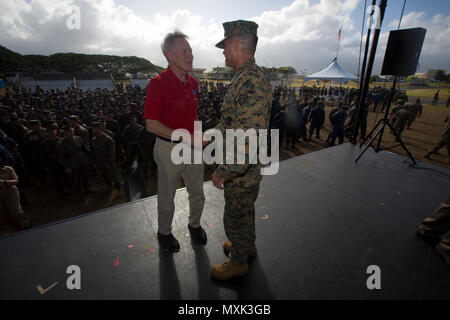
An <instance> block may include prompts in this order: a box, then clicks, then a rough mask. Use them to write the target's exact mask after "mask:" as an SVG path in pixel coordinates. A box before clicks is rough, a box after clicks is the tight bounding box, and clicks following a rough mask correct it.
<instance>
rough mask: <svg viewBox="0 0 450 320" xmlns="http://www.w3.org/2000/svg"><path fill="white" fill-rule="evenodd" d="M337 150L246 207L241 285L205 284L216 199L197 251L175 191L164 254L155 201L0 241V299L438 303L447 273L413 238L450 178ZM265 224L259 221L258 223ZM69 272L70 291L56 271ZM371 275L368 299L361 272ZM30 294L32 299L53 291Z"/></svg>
mask: <svg viewBox="0 0 450 320" xmlns="http://www.w3.org/2000/svg"><path fill="white" fill-rule="evenodd" d="M358 151H359V148H358V147H357V146H353V145H351V144H344V145H341V146H337V147H334V148H328V149H325V150H322V151H319V152H315V153H310V154H307V155H304V156H301V157H297V158H293V159H289V160H286V161H282V162H281V163H280V171H279V173H278V174H276V175H274V176H265V177H264V179H263V181H262V184H261V190H260V195H259V198H258V200H257V202H256V230H257V242H256V244H257V247H258V249H259V250H258V253H259V255H258V257H257V258H256V259H254V260H253V261H251V263H250V272H249V274H248V275H247V276H246V277H244V278H242V279H237V280H232V281H229V282H217V281H214V280H211V278H210V275H209V270H210V267H211V265H213V264H216V263H219V262H222V261H223V260H224V259H225V255H224V254H223V251H222V243H223V242H224V241H225V240H226V237H225V234H224V231H223V224H222V216H223V206H224V200H223V191H220V190H218V189H216V188H214V187H213V186H212V184H211V183H210V182H207V183H205V185H204V189H205V195H206V205H205V210H204V213H203V217H202V225H203V227H204V228H205V229H206V231H207V233H208V236H209V240H208V244H207V245H206V246H204V247H202V246H199V245H196V244H194V243H192V242H191V239H190V238H189V237H188V230H187V216H188V201H187V193H186V190H185V189H180V190H178V191H177V194H176V198H175V202H176V213H175V219H174V229H173V233H174V235H175V236H176V237H177V238H178V240H179V241H180V244H181V250H180V252H179V253H176V254H169V253H166V252H163V251H162V250H161V251H160V250H159V248H158V242H157V240H156V238H155V233H156V232H157V223H156V221H157V214H156V207H157V202H156V197H150V198H145V199H141V200H136V201H133V202H130V203H127V204H124V205H121V206H117V207H114V208H110V209H107V210H103V211H99V212H94V213H91V214H88V215H84V216H81V217H77V218H74V219H71V220H66V221H62V222H60V223H55V224H51V225H47V226H43V227H37V228H34V229H31V230H28V231H25V232H21V233H17V234H14V235H10V236H7V237H3V238H0V298H1V299H17V298H19V299H449V298H450V268H449V267H448V266H447V265H446V263H445V262H444V260H443V259H442V258H441V257H440V256H439V255H438V253H437V252H436V251H435V250H434V248H432V247H431V246H430V245H428V244H427V243H425V242H424V241H422V240H421V239H419V238H418V237H417V236H416V235H415V230H416V227H417V225H418V223H419V222H420V221H421V220H422V219H423V218H424V217H426V216H428V215H429V214H430V213H431V212H432V211H433V210H434V209H435V208H436V206H437V205H438V204H439V203H440V202H441V201H442V200H444V199H445V198H446V197H447V196H448V195H449V194H450V179H449V175H450V170H447V169H444V168H440V167H435V166H431V165H428V164H423V163H421V164H420V165H419V167H420V168H421V169H413V168H410V167H409V162H408V161H405V159H406V158H404V157H401V156H398V155H395V154H392V153H388V152H381V153H378V154H376V153H374V152H373V151H372V150H369V151H368V152H367V153H366V154H365V155H364V156H363V158H362V159H361V160H360V161H359V162H358V163H357V164H355V163H354V162H353V160H354V158H355V157H356V155H357V153H358ZM263 218H266V219H263ZM70 265H77V266H79V267H80V269H81V290H76V289H75V290H69V289H68V288H67V286H66V281H67V278H68V277H69V276H70V274H67V273H66V269H67V267H68V266H70ZM370 265H377V266H379V267H380V270H381V289H380V290H369V289H368V288H367V286H366V281H367V279H368V277H369V276H370V274H367V273H366V271H367V267H368V266H370ZM56 282H57V284H56V285H54V286H53V287H51V289H50V290H48V291H46V292H45V293H44V294H41V293H40V292H39V291H38V290H37V288H36V287H37V286H38V285H40V286H41V287H42V288H43V289H46V288H48V287H50V286H51V285H52V284H55V283H56Z"/></svg>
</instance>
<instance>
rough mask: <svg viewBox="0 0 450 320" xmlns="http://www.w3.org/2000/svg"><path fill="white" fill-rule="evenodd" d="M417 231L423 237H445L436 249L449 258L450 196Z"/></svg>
mask: <svg viewBox="0 0 450 320" xmlns="http://www.w3.org/2000/svg"><path fill="white" fill-rule="evenodd" d="M418 231H419V233H421V234H422V235H424V236H445V237H444V238H443V239H442V240H441V242H440V243H439V244H438V247H439V249H440V250H441V251H442V252H444V253H445V254H446V255H447V256H448V257H450V196H448V197H447V199H446V200H445V201H443V202H442V203H441V204H440V205H439V206H438V207H437V208H436V210H434V212H433V213H432V214H431V216H429V217H427V218H425V219H424V220H423V221H422V223H421V224H420V225H419V230H418Z"/></svg>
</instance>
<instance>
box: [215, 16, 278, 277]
mask: <svg viewBox="0 0 450 320" xmlns="http://www.w3.org/2000/svg"><path fill="white" fill-rule="evenodd" d="M223 26H224V29H225V39H224V40H222V41H221V42H219V43H218V44H217V45H216V46H217V47H218V48H222V49H224V54H225V57H226V64H227V65H228V66H231V67H233V69H235V71H236V72H237V73H236V75H235V77H234V78H233V80H232V82H231V84H230V87H229V88H228V91H227V93H226V95H225V98H224V101H223V104H222V108H221V119H220V122H219V124H218V125H217V126H216V128H217V129H219V130H220V131H221V132H222V134H225V132H226V131H225V130H226V129H235V130H236V129H242V130H244V131H246V130H247V129H255V130H256V132H258V130H259V129H267V128H268V127H269V118H270V108H271V105H272V90H271V86H270V82H269V80H268V79H267V77H266V75H265V73H264V72H263V71H262V70H261V69H260V68H259V67H258V66H257V65H256V64H255V60H254V57H253V56H254V50H255V49H256V42H257V39H258V38H257V36H256V30H257V28H258V25H257V24H256V23H254V22H251V21H242V20H238V21H232V22H226V23H224V24H223ZM243 35H245V36H244V37H242V36H243ZM252 37H253V41H252V40H250V41H252V42H250V44H251V45H250V48H252V49H250V50H245V47H244V43H245V40H248V39H252ZM233 50H235V52H233ZM230 52H233V53H235V54H236V55H234V56H230ZM234 147H235V149H236V147H237V142H236V140H235V146H234ZM225 152H226V150H225ZM225 152H224V154H226V153H225ZM236 158H237V154H235V159H234V163H236ZM245 160H246V161H245V164H222V165H220V166H219V167H218V168H217V169H216V171H215V173H214V174H213V183H214V185H215V186H216V187H218V188H222V186H221V184H222V183H223V188H224V189H225V193H224V196H225V210H224V218H223V219H224V228H225V233H226V235H227V238H228V239H229V241H227V242H225V244H224V249H225V251H226V252H229V253H230V255H229V256H230V258H231V259H230V260H227V261H225V262H224V263H222V264H218V265H215V266H213V267H212V269H211V275H212V276H213V277H214V278H216V279H220V280H226V279H230V278H233V277H236V276H241V275H244V274H246V273H247V272H248V265H247V258H248V256H249V255H254V254H255V253H256V247H255V239H256V233H255V206H254V203H255V200H256V198H257V197H258V192H259V185H260V182H261V180H262V176H261V173H260V171H261V165H260V164H259V161H258V164H249V163H250V161H249V145H248V140H246V145H245Z"/></svg>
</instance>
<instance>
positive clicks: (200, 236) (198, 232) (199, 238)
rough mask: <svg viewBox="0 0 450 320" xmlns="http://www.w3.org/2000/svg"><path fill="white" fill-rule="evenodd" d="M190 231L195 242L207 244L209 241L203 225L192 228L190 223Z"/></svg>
mask: <svg viewBox="0 0 450 320" xmlns="http://www.w3.org/2000/svg"><path fill="white" fill-rule="evenodd" d="M188 229H189V233H190V234H191V237H192V239H194V241H195V242H197V243H199V244H201V245H205V244H206V242H207V241H208V237H207V236H206V232H205V230H204V229H203V228H202V226H200V227H198V228H192V227H191V226H190V225H188Z"/></svg>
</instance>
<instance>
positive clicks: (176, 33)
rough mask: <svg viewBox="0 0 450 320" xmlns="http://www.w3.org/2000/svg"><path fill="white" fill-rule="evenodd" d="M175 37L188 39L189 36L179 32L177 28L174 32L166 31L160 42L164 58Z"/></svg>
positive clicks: (170, 48)
mask: <svg viewBox="0 0 450 320" xmlns="http://www.w3.org/2000/svg"><path fill="white" fill-rule="evenodd" d="M176 38H183V39H189V37H188V36H187V35H185V34H184V33H183V32H181V31H180V30H178V29H175V31H174V32H171V33H168V34H167V35H166V36H165V38H164V40H163V42H162V43H161V50H162V52H163V54H164V56H165V57H166V58H167V56H166V52H168V51H171V50H172V47H173V42H174V40H175V39H176Z"/></svg>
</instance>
